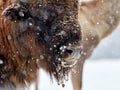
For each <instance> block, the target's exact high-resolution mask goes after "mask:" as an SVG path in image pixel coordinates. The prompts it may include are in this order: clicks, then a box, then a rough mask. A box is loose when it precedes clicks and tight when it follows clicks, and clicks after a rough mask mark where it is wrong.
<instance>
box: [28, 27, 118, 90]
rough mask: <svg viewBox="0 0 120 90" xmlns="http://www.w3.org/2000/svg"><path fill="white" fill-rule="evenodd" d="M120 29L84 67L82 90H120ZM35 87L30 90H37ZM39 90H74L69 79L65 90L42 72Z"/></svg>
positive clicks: (99, 48)
mask: <svg viewBox="0 0 120 90" xmlns="http://www.w3.org/2000/svg"><path fill="white" fill-rule="evenodd" d="M119 32H120V27H118V29H117V30H115V31H114V32H113V33H112V35H110V36H109V37H108V38H105V39H104V40H102V42H101V43H100V44H99V45H98V47H97V48H96V50H95V51H94V53H93V55H92V56H91V58H90V59H89V60H87V61H86V63H85V65H84V73H83V88H82V90H120V85H119V84H120V70H119V68H120V47H119V46H120V42H119V41H118V40H119V36H120V33H119ZM34 87H35V86H34V85H32V86H31V87H30V89H29V90H35V89H34ZM39 90H73V87H72V82H71V80H70V79H69V81H68V82H66V84H65V88H62V87H61V86H59V85H58V84H57V83H56V81H55V80H53V81H51V80H50V77H49V75H48V74H47V73H46V72H45V71H43V70H40V77H39Z"/></svg>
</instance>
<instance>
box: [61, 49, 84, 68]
mask: <svg viewBox="0 0 120 90" xmlns="http://www.w3.org/2000/svg"><path fill="white" fill-rule="evenodd" d="M81 53H82V48H81V47H78V48H71V47H68V48H66V49H65V52H64V54H63V61H62V65H63V67H73V66H74V65H75V64H76V63H77V61H78V60H79V58H80V56H81Z"/></svg>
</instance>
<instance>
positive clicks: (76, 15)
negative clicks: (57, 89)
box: [0, 0, 120, 90]
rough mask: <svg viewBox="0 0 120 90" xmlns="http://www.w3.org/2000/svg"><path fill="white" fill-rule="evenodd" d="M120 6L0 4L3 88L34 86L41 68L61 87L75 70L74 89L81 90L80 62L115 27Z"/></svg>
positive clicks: (73, 0) (50, 0)
mask: <svg viewBox="0 0 120 90" xmlns="http://www.w3.org/2000/svg"><path fill="white" fill-rule="evenodd" d="M119 4H120V0H94V1H92V2H90V3H81V5H80V3H79V2H78V0H0V61H1V62H2V63H1V64H0V86H1V88H3V89H12V90H14V89H20V87H21V86H22V87H23V86H25V85H26V83H27V84H29V83H31V82H35V81H36V79H37V70H38V69H39V68H43V69H44V70H46V71H47V72H48V73H49V74H50V76H51V77H52V76H54V77H55V78H56V80H57V81H58V82H59V83H60V84H64V80H66V76H67V75H68V73H69V72H70V71H71V69H75V70H73V72H72V78H73V85H74V90H80V89H81V85H82V68H83V64H84V61H85V60H86V59H87V58H88V57H89V56H90V55H91V53H92V51H93V50H94V48H95V47H96V46H97V44H98V43H99V42H100V40H101V39H103V38H104V37H106V36H107V35H109V34H110V33H111V32H113V30H114V29H115V28H116V27H117V26H118V24H119V21H120V5H119ZM79 6H80V7H79ZM80 27H81V28H80ZM75 64H76V65H75ZM74 71H75V72H74ZM23 89H24V88H23ZM20 90H21V89H20Z"/></svg>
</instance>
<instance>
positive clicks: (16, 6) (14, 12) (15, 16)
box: [3, 1, 30, 21]
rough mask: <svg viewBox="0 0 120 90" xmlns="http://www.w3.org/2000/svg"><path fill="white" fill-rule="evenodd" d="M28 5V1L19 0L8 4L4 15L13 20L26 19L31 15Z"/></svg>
mask: <svg viewBox="0 0 120 90" xmlns="http://www.w3.org/2000/svg"><path fill="white" fill-rule="evenodd" d="M28 7H29V5H28V3H26V2H21V1H19V2H16V3H13V4H12V5H10V6H8V7H7V8H6V9H5V10H4V11H3V15H4V16H5V17H6V18H7V19H9V20H11V21H24V20H26V19H28V18H29V17H30V12H29V10H28Z"/></svg>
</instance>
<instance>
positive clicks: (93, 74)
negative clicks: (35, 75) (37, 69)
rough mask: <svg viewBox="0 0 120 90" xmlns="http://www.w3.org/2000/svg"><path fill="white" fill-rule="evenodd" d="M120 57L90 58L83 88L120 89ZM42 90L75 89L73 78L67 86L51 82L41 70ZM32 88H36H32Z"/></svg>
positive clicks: (40, 85) (86, 67) (93, 89)
mask: <svg viewBox="0 0 120 90" xmlns="http://www.w3.org/2000/svg"><path fill="white" fill-rule="evenodd" d="M119 68H120V59H114V60H113V59H111V60H110V59H109V60H107V59H103V60H100V61H97V60H96V61H95V60H88V61H87V62H86V63H85V66H84V73H83V89H82V90H120V69H119ZM40 80H41V81H40V83H39V89H40V90H73V89H72V84H71V80H69V81H68V82H67V83H66V86H65V88H62V87H61V86H58V85H57V83H56V82H55V81H54V82H51V81H50V79H49V77H48V75H47V74H46V73H45V72H44V71H43V70H41V76H40ZM31 90H34V89H33V88H31Z"/></svg>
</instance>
